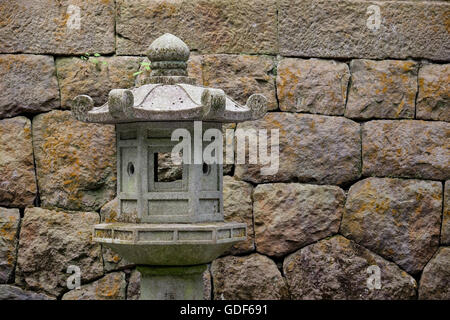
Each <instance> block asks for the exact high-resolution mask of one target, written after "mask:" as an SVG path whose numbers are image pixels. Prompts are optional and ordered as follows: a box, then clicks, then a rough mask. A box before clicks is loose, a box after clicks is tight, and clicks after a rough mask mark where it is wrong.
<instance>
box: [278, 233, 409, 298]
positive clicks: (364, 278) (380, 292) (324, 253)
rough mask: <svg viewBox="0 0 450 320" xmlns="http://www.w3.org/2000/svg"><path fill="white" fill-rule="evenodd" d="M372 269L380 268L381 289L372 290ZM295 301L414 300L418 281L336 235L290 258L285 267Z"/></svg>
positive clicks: (285, 262) (287, 259) (393, 265)
mask: <svg viewBox="0 0 450 320" xmlns="http://www.w3.org/2000/svg"><path fill="white" fill-rule="evenodd" d="M369 266H378V267H379V268H380V276H381V288H380V289H376V288H373V289H370V288H369V287H368V279H369V277H370V275H371V274H370V273H369V272H368V271H367V268H368V267H369ZM283 269H284V274H285V276H286V280H287V283H288V285H289V290H290V293H291V296H292V298H293V299H306V300H316V299H326V300H343V299H351V300H369V299H375V300H378V299H389V300H390V299H414V298H415V296H416V287H417V285H416V281H415V280H414V278H413V277H411V276H410V275H408V274H407V273H406V272H404V271H403V270H401V269H400V268H399V267H398V266H397V265H395V264H394V263H392V262H388V261H386V260H384V259H383V258H381V257H380V256H378V255H376V254H374V253H372V252H370V251H369V250H367V249H365V248H364V247H362V246H359V245H358V244H356V243H354V242H352V241H350V240H348V239H346V238H344V237H342V236H334V237H332V238H330V239H325V240H322V241H319V242H317V243H315V244H311V245H309V246H307V247H305V248H303V249H300V250H298V251H297V252H295V253H293V254H291V255H290V256H288V257H287V258H286V259H285V261H284V265H283Z"/></svg>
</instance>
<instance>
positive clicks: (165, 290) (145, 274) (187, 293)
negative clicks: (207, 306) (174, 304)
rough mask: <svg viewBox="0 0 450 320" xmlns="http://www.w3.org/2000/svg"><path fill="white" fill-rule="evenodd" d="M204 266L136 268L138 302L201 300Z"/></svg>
mask: <svg viewBox="0 0 450 320" xmlns="http://www.w3.org/2000/svg"><path fill="white" fill-rule="evenodd" d="M206 268H207V266H206V265H205V264H202V265H198V266H184V267H153V266H138V267H137V269H138V271H139V272H140V273H141V295H140V297H139V299H140V300H203V272H204V271H205V270H206Z"/></svg>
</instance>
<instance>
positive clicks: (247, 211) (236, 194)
mask: <svg viewBox="0 0 450 320" xmlns="http://www.w3.org/2000/svg"><path fill="white" fill-rule="evenodd" d="M252 191H253V187H252V185H251V184H249V183H247V182H244V181H239V180H236V179H235V178H233V177H229V176H224V177H223V211H224V218H225V221H226V222H244V223H246V224H247V240H246V241H242V242H239V243H237V244H235V245H233V246H232V247H231V249H230V250H229V251H227V253H229V254H241V253H245V252H250V251H253V250H254V249H255V235H254V234H255V232H254V229H253V203H252Z"/></svg>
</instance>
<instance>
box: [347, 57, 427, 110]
mask: <svg viewBox="0 0 450 320" xmlns="http://www.w3.org/2000/svg"><path fill="white" fill-rule="evenodd" d="M417 69H418V67H417V64H416V63H415V62H412V61H398V60H384V61H373V60H353V61H352V62H351V63H350V71H351V74H352V81H351V85H350V90H349V94H348V101H347V108H346V109H345V116H346V117H348V118H356V119H373V118H378V119H397V118H410V119H412V118H414V112H415V99H416V92H417Z"/></svg>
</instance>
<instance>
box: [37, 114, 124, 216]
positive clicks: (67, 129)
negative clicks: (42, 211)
mask: <svg viewBox="0 0 450 320" xmlns="http://www.w3.org/2000/svg"><path fill="white" fill-rule="evenodd" d="M33 147H34V156H35V158H36V172H37V180H38V185H39V195H40V199H41V201H42V206H43V207H50V208H52V207H59V208H65V209H68V210H98V209H100V208H101V206H102V205H104V204H105V203H106V202H108V201H109V200H111V199H113V198H114V195H115V192H116V175H115V170H116V157H115V152H116V150H115V149H116V146H115V130H114V127H113V126H111V125H99V124H87V123H83V122H80V121H77V120H75V119H74V118H73V117H72V115H71V113H70V111H52V112H49V113H45V114H40V115H38V116H36V117H35V118H34V119H33Z"/></svg>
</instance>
